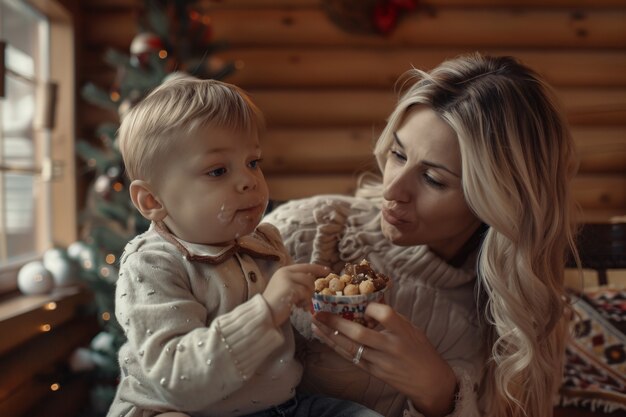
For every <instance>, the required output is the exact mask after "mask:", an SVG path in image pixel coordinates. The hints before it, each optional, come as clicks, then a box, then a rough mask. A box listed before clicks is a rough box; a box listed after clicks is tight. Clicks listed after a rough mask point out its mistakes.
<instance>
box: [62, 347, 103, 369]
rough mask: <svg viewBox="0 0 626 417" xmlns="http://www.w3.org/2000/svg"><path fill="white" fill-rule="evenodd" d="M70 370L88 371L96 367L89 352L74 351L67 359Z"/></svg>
mask: <svg viewBox="0 0 626 417" xmlns="http://www.w3.org/2000/svg"><path fill="white" fill-rule="evenodd" d="M68 362H69V365H70V369H71V370H72V371H74V372H79V371H90V370H92V369H94V368H95V367H96V363H95V361H94V360H93V358H92V356H91V351H90V350H89V349H85V348H78V349H76V350H75V351H74V352H73V353H72V354H71V355H70V357H69V360H68Z"/></svg>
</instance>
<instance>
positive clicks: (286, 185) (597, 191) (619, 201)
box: [267, 174, 626, 213]
mask: <svg viewBox="0 0 626 417" xmlns="http://www.w3.org/2000/svg"><path fill="white" fill-rule="evenodd" d="M357 177H358V175H356V174H343V175H342V174H337V175H319V174H318V175H268V176H267V181H268V184H269V186H270V198H272V199H274V200H279V201H281V200H290V199H294V198H301V197H308V196H312V195H317V194H353V193H354V190H355V189H356V179H357ZM573 192H574V197H575V199H576V201H577V202H578V203H579V204H580V205H581V207H582V208H583V210H584V211H586V210H600V211H617V212H619V211H620V210H621V212H622V213H625V212H626V176H625V175H621V176H620V175H580V176H578V177H576V178H575V179H574V182H573Z"/></svg>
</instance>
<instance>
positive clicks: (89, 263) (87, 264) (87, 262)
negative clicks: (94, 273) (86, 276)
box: [83, 260, 92, 269]
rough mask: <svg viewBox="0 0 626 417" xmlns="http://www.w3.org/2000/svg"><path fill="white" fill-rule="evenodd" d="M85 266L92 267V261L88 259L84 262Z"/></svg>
mask: <svg viewBox="0 0 626 417" xmlns="http://www.w3.org/2000/svg"><path fill="white" fill-rule="evenodd" d="M83 266H84V267H85V269H91V266H92V263H91V261H89V260H86V261H84V262H83Z"/></svg>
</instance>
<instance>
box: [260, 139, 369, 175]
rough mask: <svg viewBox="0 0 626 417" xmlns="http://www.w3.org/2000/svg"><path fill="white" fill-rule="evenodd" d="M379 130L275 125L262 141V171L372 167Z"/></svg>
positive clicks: (339, 170)
mask: <svg viewBox="0 0 626 417" xmlns="http://www.w3.org/2000/svg"><path fill="white" fill-rule="evenodd" d="M378 134H379V131H378V130H373V129H367V128H359V127H354V128H345V129H341V128H336V129H323V128H318V129H298V128H293V129H289V128H287V129H276V130H270V131H268V132H267V134H266V135H265V137H264V138H263V140H262V141H261V147H262V148H263V172H265V173H268V174H271V173H291V174H296V173H320V174H331V173H353V172H358V171H362V170H373V169H375V167H376V165H375V161H374V157H373V154H372V151H373V146H374V142H375V140H376V138H377V137H378Z"/></svg>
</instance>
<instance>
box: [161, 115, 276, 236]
mask: <svg viewBox="0 0 626 417" xmlns="http://www.w3.org/2000/svg"><path fill="white" fill-rule="evenodd" d="M260 159H261V149H260V146H259V138H258V136H257V134H256V133H254V134H251V133H242V132H236V131H232V130H228V129H223V128H214V127H203V128H200V129H198V130H197V131H196V132H195V133H194V134H192V135H190V136H189V137H186V138H183V139H180V140H179V141H178V143H177V144H176V145H175V146H174V147H173V149H172V150H171V152H170V153H169V154H168V155H167V156H165V157H164V158H163V165H162V166H163V168H162V169H161V171H160V172H159V173H158V174H157V178H156V180H157V185H156V187H155V194H156V195H157V197H158V198H159V200H160V201H161V204H163V206H164V208H165V211H166V212H167V216H166V217H165V219H164V222H165V224H166V225H167V227H168V228H169V229H170V231H171V232H172V233H173V234H174V235H176V236H177V237H179V238H181V239H183V240H185V241H188V242H191V243H202V244H211V245H221V244H227V243H230V242H232V241H233V240H234V239H236V238H238V237H240V236H243V235H246V234H249V233H252V232H253V231H254V228H255V227H256V226H257V225H258V224H259V222H260V221H261V218H262V216H263V213H264V211H265V208H266V206H267V201H268V196H269V192H268V188H267V183H266V182H265V178H264V177H263V173H262V172H261V167H260Z"/></svg>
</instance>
